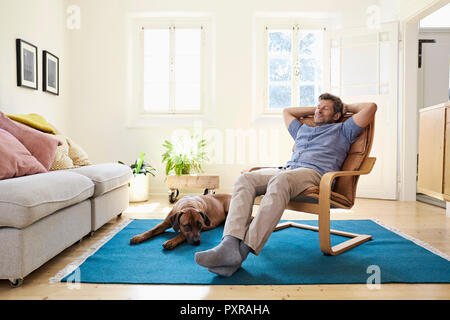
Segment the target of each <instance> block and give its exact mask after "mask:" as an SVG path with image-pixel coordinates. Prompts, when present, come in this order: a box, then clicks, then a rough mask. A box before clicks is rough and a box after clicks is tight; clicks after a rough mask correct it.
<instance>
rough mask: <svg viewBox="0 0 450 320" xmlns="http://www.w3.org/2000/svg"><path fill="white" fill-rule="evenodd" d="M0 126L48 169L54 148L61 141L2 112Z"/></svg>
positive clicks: (53, 156) (53, 154)
mask: <svg viewBox="0 0 450 320" xmlns="http://www.w3.org/2000/svg"><path fill="white" fill-rule="evenodd" d="M0 128H1V129H3V130H6V131H8V132H9V133H11V134H12V135H13V136H14V137H16V138H17V140H19V141H20V142H21V143H22V144H23V145H24V146H25V148H27V149H28V151H30V153H31V154H32V155H33V156H34V157H35V158H36V159H37V160H38V161H39V162H40V163H42V165H43V166H44V168H45V169H46V170H48V169H50V167H51V166H52V162H53V159H54V158H55V152H56V148H57V147H58V146H59V145H61V141H59V140H58V139H56V138H54V137H52V136H51V135H50V134H46V133H43V132H41V131H39V130H36V129H33V128H30V127H28V126H26V125H24V124H21V123H18V122H15V121H13V120H11V119H10V118H8V117H7V116H6V115H5V114H4V113H3V112H0Z"/></svg>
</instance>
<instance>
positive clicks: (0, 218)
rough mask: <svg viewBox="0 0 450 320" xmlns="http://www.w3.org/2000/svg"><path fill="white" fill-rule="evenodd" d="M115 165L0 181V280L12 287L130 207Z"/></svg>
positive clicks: (122, 171)
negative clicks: (8, 282)
mask: <svg viewBox="0 0 450 320" xmlns="http://www.w3.org/2000/svg"><path fill="white" fill-rule="evenodd" d="M131 177H132V171H131V169H130V168H129V167H128V166H125V165H122V164H118V163H105V164H95V165H89V166H84V167H80V168H76V169H67V170H58V171H49V172H47V173H40V174H34V175H28V176H23V177H18V178H11V179H5V180H0V244H1V245H0V279H9V281H10V282H11V284H12V286H13V287H15V286H19V285H21V284H22V282H23V279H24V278H25V276H27V275H28V274H30V273H31V272H32V271H34V270H36V269H37V268H39V267H40V266H42V265H43V264H44V263H45V262H47V261H48V260H50V259H52V258H53V257H54V256H56V255H57V254H59V253H60V252H62V251H63V250H64V249H66V248H68V247H69V246H71V245H72V244H74V243H76V242H77V241H79V240H81V239H82V238H83V237H84V236H86V235H88V234H89V233H92V232H94V231H96V230H97V229H98V228H100V227H101V226H103V225H104V224H105V223H106V222H108V221H109V220H111V219H112V218H113V217H115V216H118V215H120V214H121V213H122V212H123V211H124V210H125V209H126V208H127V207H128V182H129V181H130V179H131Z"/></svg>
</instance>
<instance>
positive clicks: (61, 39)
mask: <svg viewBox="0 0 450 320" xmlns="http://www.w3.org/2000/svg"><path fill="white" fill-rule="evenodd" d="M65 8H66V4H65V1H62V0H40V1H35V0H14V1H11V0H0V110H1V111H2V112H5V113H13V114H24V113H37V114H40V115H42V116H44V117H45V118H46V119H47V120H48V121H50V122H51V123H52V124H54V125H55V126H56V127H57V128H58V129H59V130H61V131H62V132H65V131H66V130H67V123H66V121H67V120H68V113H67V111H68V103H67V102H68V97H69V85H68V79H69V78H68V67H69V64H68V59H69V58H68V52H67V49H66V45H67V43H66V27H65ZM16 38H20V39H23V40H25V41H27V42H30V43H32V44H33V45H35V46H37V47H38V90H32V89H27V88H22V87H18V86H17V78H16ZM42 50H47V51H49V52H51V53H53V54H54V55H56V56H57V57H59V67H60V95H59V96H55V95H52V94H49V93H46V92H43V91H42Z"/></svg>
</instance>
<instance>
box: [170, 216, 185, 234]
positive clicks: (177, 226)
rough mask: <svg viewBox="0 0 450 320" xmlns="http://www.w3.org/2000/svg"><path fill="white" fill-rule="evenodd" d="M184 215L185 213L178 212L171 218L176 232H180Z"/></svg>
mask: <svg viewBox="0 0 450 320" xmlns="http://www.w3.org/2000/svg"><path fill="white" fill-rule="evenodd" d="M182 214H183V212H178V213H176V214H174V215H173V216H171V217H170V223H171V224H172V228H173V230H175V231H180V217H181V215H182Z"/></svg>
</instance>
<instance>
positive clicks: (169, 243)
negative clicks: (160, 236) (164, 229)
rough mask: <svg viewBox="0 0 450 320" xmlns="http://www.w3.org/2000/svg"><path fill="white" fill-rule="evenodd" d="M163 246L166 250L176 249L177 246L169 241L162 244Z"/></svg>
mask: <svg viewBox="0 0 450 320" xmlns="http://www.w3.org/2000/svg"><path fill="white" fill-rule="evenodd" d="M162 246H163V248H164V249H166V250H171V249H173V248H175V245H174V243H173V241H171V240H167V241H166V242H164V243H163V244H162Z"/></svg>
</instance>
